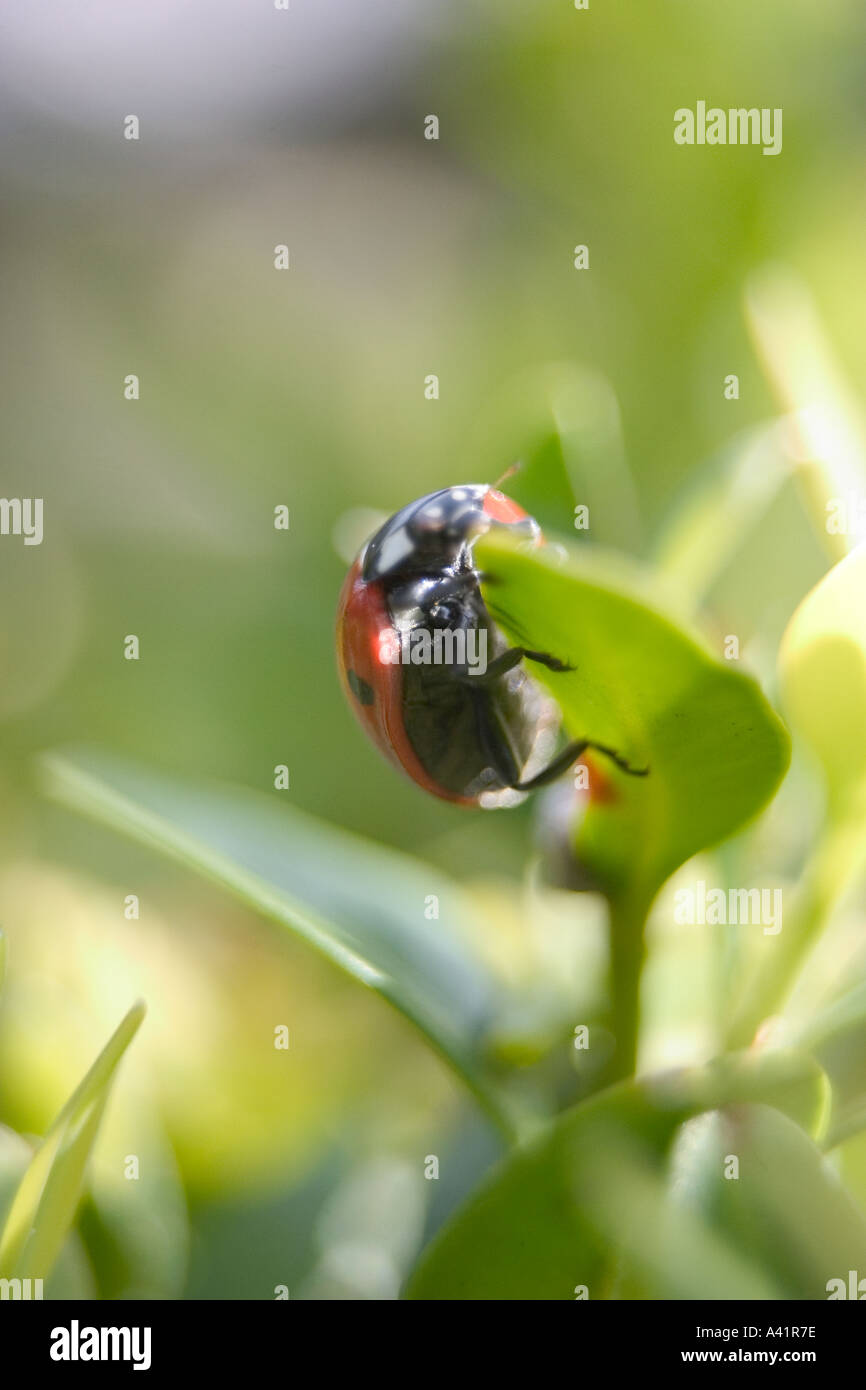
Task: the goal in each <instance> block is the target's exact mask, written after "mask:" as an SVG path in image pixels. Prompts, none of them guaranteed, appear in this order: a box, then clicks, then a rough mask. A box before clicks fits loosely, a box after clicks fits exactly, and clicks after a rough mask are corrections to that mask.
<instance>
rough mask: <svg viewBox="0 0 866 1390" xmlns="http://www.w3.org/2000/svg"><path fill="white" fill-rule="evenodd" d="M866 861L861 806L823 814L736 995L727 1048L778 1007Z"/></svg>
mask: <svg viewBox="0 0 866 1390" xmlns="http://www.w3.org/2000/svg"><path fill="white" fill-rule="evenodd" d="M864 862H866V830H864V821H863V813H862V808H860V807H857V806H853V805H852V806H849V807H846V808H844V809H839V810H837V811H836V812H835V814H833V815H831V816H829V817H828V819H827V822H826V824H825V826H824V829H823V831H822V834H821V837H820V839H819V840H818V843H817V845H816V847H815V850H814V852H813V854H812V856H811V858H810V860H809V862H808V864H807V865H806V868H805V870H804V871H803V875H802V877H801V879H800V882H799V885H798V887H797V892H796V897H795V900H794V906H793V910H792V912H791V913H790V914H789V915H788V917H787V920H786V921H785V923H784V927H783V931H782V933H781V935H780V936H778V937H776V938H775V939H774V943H773V946H772V947H771V948H770V949H769V950H768V957H767V959H766V960H765V961H763V962H762V965H761V967H760V969H759V970H758V973H757V975H756V977H755V979H754V980H753V981H752V983H751V985H750V987H749V988H748V989H747V990H746V993H745V995H744V996H743V998H742V1000H741V1001H740V1005H739V1007H738V1009H737V1011H736V1013H735V1014H734V1016H733V1018H732V1020H731V1025H730V1028H729V1029H728V1034H727V1038H726V1046H727V1047H728V1048H741V1047H748V1046H749V1044H750V1043H751V1042H752V1039H753V1038H754V1036H755V1033H756V1031H757V1029H758V1028H759V1026H760V1024H761V1023H763V1021H764V1020H765V1019H766V1018H769V1017H770V1016H771V1015H773V1014H775V1013H778V1012H779V1011H780V1010H781V1009H782V1007H783V1006H784V1004H785V1003H786V1002H787V1000H788V997H789V995H790V993H791V991H792V990H793V987H794V985H795V984H796V981H797V976H798V975H799V973H800V969H801V967H802V966H803V964H804V962H805V960H806V958H807V956H808V955H809V953H810V952H811V950H812V949H813V947H814V946H815V944H816V943H817V941H818V938H819V937H820V935H821V932H822V930H823V928H824V926H825V924H826V922H827V920H828V919H829V917H830V914H831V912H832V910H833V908H834V907H835V905H836V903H837V902H838V901H839V900H840V899H841V898H842V896H843V894H844V893H845V891H846V889H848V888H849V887H850V885H851V884H852V882H853V881H854V880H855V879H856V878H857V876H858V875H859V873H860V872H861V871H862V869H863V867H864Z"/></svg>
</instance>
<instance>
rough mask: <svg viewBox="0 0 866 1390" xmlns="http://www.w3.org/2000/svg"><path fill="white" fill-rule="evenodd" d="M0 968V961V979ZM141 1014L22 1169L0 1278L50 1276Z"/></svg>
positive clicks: (132, 1017)
mask: <svg viewBox="0 0 866 1390" xmlns="http://www.w3.org/2000/svg"><path fill="white" fill-rule="evenodd" d="M0 951H2V938H0ZM2 964H3V960H2V956H0V976H2ZM144 1014H145V1008H144V1004H142V1003H138V1004H135V1005H134V1006H133V1007H132V1008H131V1009H130V1010H129V1012H128V1013H127V1015H126V1017H125V1018H124V1019H123V1020H122V1022H121V1023H120V1024H119V1025H118V1027H117V1029H116V1031H115V1032H114V1033H113V1034H112V1036H111V1037H110V1038H109V1040H108V1042H107V1043H106V1045H105V1047H104V1048H103V1050H102V1051H101V1052H100V1054H99V1056H98V1057H97V1059H96V1061H95V1062H94V1063H93V1066H92V1067H91V1068H90V1070H89V1071H88V1073H87V1075H86V1076H85V1077H84V1078H83V1079H82V1081H81V1083H80V1085H79V1086H78V1087H76V1089H75V1091H74V1092H73V1093H72V1095H71V1096H70V1097H69V1099H68V1101H67V1102H66V1104H65V1105H64V1106H63V1109H62V1110H61V1111H60V1114H59V1115H58V1116H57V1118H56V1120H55V1121H54V1123H53V1124H52V1126H51V1128H50V1129H49V1130H48V1133H47V1134H46V1135H45V1136H44V1138H43V1139H42V1141H41V1143H40V1144H39V1145H38V1147H37V1148H36V1150H35V1152H34V1154H33V1156H32V1158H31V1159H30V1161H29V1163H28V1164H27V1166H26V1168H25V1169H24V1172H23V1173H22V1175H21V1179H20V1182H19V1183H18V1186H17V1189H16V1191H15V1195H14V1197H13V1198H12V1201H11V1203H10V1205H9V1208H8V1211H7V1212H6V1219H5V1223H4V1225H3V1229H2V1233H0V1278H3V1279H27V1280H40V1281H45V1280H46V1279H47V1278H48V1277H49V1275H50V1274H51V1271H52V1269H53V1268H54V1264H55V1262H56V1260H57V1257H58V1255H59V1254H60V1251H61V1248H62V1246H63V1243H64V1241H65V1240H66V1237H67V1235H68V1233H69V1230H70V1228H71V1227H72V1224H73V1222H74V1220H75V1217H76V1214H77V1211H78V1207H79V1203H80V1201H81V1198H82V1195H83V1192H84V1181H85V1170H86V1167H87V1161H88V1159H89V1157H90V1153H91V1150H92V1148H93V1144H94V1141H95V1139H96V1135H97V1132H98V1130H99V1125H100V1121H101V1119H102V1115H103V1111H104V1110H105V1106H106V1103H107V1101H108V1097H109V1093H110V1090H111V1085H112V1081H113V1079H114V1074H115V1071H116V1070H117V1066H118V1064H119V1062H120V1060H121V1058H122V1057H123V1054H124V1053H125V1051H126V1049H127V1047H128V1046H129V1044H130V1043H131V1041H132V1039H133V1038H134V1036H135V1034H136V1033H137V1031H138V1029H139V1026H140V1025H141V1021H142V1019H143V1018H144Z"/></svg>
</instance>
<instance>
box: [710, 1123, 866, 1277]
mask: <svg viewBox="0 0 866 1390" xmlns="http://www.w3.org/2000/svg"><path fill="white" fill-rule="evenodd" d="M731 1158H736V1160H737V1165H738V1169H737V1176H736V1177H726V1176H725V1169H726V1167H727V1166H728V1165H729V1163H730V1159H731ZM700 1167H701V1170H702V1177H701V1181H700V1184H699V1198H698V1201H699V1206H700V1209H701V1211H702V1214H703V1215H704V1216H705V1217H706V1218H707V1219H708V1220H710V1221H711V1222H712V1224H713V1226H714V1227H715V1229H717V1230H719V1231H723V1232H724V1234H725V1236H726V1237H727V1238H728V1239H729V1240H730V1241H731V1242H733V1243H734V1244H735V1245H736V1247H737V1248H738V1249H739V1250H740V1251H741V1252H742V1253H743V1255H744V1257H745V1258H747V1259H748V1260H749V1262H750V1264H751V1265H752V1267H756V1268H759V1269H762V1270H764V1271H766V1272H767V1274H768V1275H770V1276H771V1277H772V1278H773V1279H774V1280H776V1281H777V1282H778V1283H779V1284H780V1285H781V1288H782V1296H783V1297H785V1298H798V1299H826V1297H827V1284H828V1281H829V1280H831V1279H842V1280H844V1281H845V1284H846V1285H847V1282H848V1271H849V1270H851V1269H856V1270H860V1271H862V1270H864V1269H866V1216H864V1213H863V1211H862V1210H861V1208H860V1207H859V1205H858V1204H857V1202H856V1201H855V1200H854V1198H853V1197H852V1196H851V1194H850V1193H849V1192H848V1191H847V1190H846V1189H845V1188H844V1187H843V1186H842V1184H841V1183H840V1181H839V1179H838V1177H837V1176H836V1174H835V1172H834V1171H833V1170H832V1168H831V1167H830V1165H829V1164H828V1162H827V1160H826V1159H824V1158H822V1156H821V1153H820V1151H819V1150H818V1149H817V1148H816V1146H815V1145H814V1144H813V1143H812V1141H811V1140H810V1139H809V1138H808V1137H807V1136H806V1135H805V1134H804V1133H803V1131H802V1130H801V1129H800V1128H798V1126H796V1125H795V1124H793V1123H792V1122H791V1120H790V1119H788V1118H787V1117H786V1116H785V1115H782V1114H780V1113H779V1112H778V1111H776V1110H771V1109H769V1108H767V1107H765V1106H763V1105H743V1106H733V1107H729V1108H728V1109H726V1110H723V1111H722V1112H721V1113H720V1114H719V1115H718V1116H715V1117H714V1123H713V1125H712V1126H711V1128H710V1131H709V1134H708V1136H706V1137H705V1142H704V1145H703V1152H702V1153H701V1155H700ZM729 1171H730V1169H729Z"/></svg>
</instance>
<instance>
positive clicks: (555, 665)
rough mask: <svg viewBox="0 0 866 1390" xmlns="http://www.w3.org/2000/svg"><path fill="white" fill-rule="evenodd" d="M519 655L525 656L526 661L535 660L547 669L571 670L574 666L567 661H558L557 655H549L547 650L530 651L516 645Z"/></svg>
mask: <svg viewBox="0 0 866 1390" xmlns="http://www.w3.org/2000/svg"><path fill="white" fill-rule="evenodd" d="M515 650H516V651H519V652H520V654H521V656H525V657H526V659H527V661H537V662H538V663H539V665H540V666H546V667H547V669H548V671H573V670H574V669H575V668H574V666H570V665H569V663H568V662H567V661H560V659H559V657H558V656H551V655H550V653H549V652H531V651H529V650H528V648H526V647H517V648H515Z"/></svg>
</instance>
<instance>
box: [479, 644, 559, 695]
mask: <svg viewBox="0 0 866 1390" xmlns="http://www.w3.org/2000/svg"><path fill="white" fill-rule="evenodd" d="M524 657H526V658H527V660H529V661H538V662H540V663H541V665H542V666H546V667H547V668H548V670H549V671H573V670H574V667H573V666H569V665H568V664H567V663H566V662H564V661H560V660H559V658H558V657H555V656H548V654H547V652H531V651H529V649H528V648H527V647H509V649H508V651H507V652H501V653H500V655H499V656H497V657H494V658H493V660H492V661H491V662H490V663H489V664H488V666H487V669H486V671H484V673H483V674H477V675H476V674H470V673H469V672H468V671H464V670H460V671H458V672H455V674H456V675H457V676H458V679H460V680H464V679H465V680H468V681H469V682H470V683H471V684H472V685H479V686H480V685H492V684H493V682H494V681H497V680H498V679H499V677H500V676H505V675H507V674H508V672H509V671H513V670H514V668H515V666H519V665H520V663H521V661H522V660H523V658H524Z"/></svg>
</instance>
